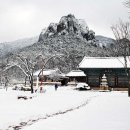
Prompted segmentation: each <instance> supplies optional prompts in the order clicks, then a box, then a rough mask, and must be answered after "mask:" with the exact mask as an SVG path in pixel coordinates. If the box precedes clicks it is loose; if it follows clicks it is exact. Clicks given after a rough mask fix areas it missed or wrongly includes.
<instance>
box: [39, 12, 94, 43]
mask: <svg viewBox="0 0 130 130" xmlns="http://www.w3.org/2000/svg"><path fill="white" fill-rule="evenodd" d="M70 34H73V35H77V36H78V37H80V38H84V39H85V40H87V41H89V40H94V39H95V32H94V31H92V30H89V28H88V26H87V24H86V22H85V21H84V20H82V19H76V18H75V16H74V15H72V14H69V15H67V16H63V17H61V19H60V21H59V23H50V25H49V26H48V28H47V29H46V30H43V32H41V34H40V36H39V42H40V41H42V40H44V39H45V38H48V37H55V36H61V35H62V36H64V35H70Z"/></svg>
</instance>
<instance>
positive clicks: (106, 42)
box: [95, 35, 115, 47]
mask: <svg viewBox="0 0 130 130" xmlns="http://www.w3.org/2000/svg"><path fill="white" fill-rule="evenodd" d="M95 39H96V43H97V44H98V45H99V46H100V47H111V46H113V45H114V44H115V40H114V39H112V38H109V37H104V36H101V35H97V36H95Z"/></svg>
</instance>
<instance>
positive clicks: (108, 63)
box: [79, 56, 130, 68]
mask: <svg viewBox="0 0 130 130" xmlns="http://www.w3.org/2000/svg"><path fill="white" fill-rule="evenodd" d="M129 58H130V57H127V67H128V68H130V59H129ZM124 67H125V60H124V57H86V56H85V57H84V58H83V60H82V61H81V62H80V64H79V68H124Z"/></svg>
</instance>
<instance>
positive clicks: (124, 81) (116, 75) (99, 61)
mask: <svg viewBox="0 0 130 130" xmlns="http://www.w3.org/2000/svg"><path fill="white" fill-rule="evenodd" d="M126 62H127V69H126V67H125V60H124V57H84V58H83V60H82V61H81V63H80V64H79V69H80V70H82V71H84V73H85V74H86V83H88V85H90V86H91V87H100V83H101V78H102V76H103V75H104V74H105V75H106V77H107V82H108V86H109V87H111V88H128V85H129V80H128V76H127V73H126V71H127V72H129V71H130V60H129V57H127V59H126Z"/></svg>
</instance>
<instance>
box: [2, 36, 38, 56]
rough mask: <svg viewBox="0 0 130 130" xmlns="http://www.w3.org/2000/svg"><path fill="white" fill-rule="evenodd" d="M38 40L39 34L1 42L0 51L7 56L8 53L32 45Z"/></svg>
mask: <svg viewBox="0 0 130 130" xmlns="http://www.w3.org/2000/svg"><path fill="white" fill-rule="evenodd" d="M37 41H38V36H35V37H31V38H24V39H19V40H16V41H12V42H4V43H0V53H1V55H2V56H5V55H6V54H8V53H12V52H14V51H17V50H18V49H21V48H24V47H27V46H30V45H32V44H34V43H36V42H37Z"/></svg>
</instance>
